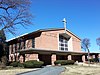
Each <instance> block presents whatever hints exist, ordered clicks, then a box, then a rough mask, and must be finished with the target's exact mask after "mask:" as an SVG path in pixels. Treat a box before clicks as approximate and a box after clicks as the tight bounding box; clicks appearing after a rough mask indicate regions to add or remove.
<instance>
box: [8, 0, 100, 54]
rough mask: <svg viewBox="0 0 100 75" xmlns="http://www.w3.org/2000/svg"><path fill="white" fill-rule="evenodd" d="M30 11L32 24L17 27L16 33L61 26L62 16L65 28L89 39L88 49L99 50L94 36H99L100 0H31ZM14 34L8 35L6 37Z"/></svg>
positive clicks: (82, 37) (11, 36)
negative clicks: (64, 19)
mask: <svg viewBox="0 0 100 75" xmlns="http://www.w3.org/2000/svg"><path fill="white" fill-rule="evenodd" d="M31 2H32V4H31V7H30V12H31V13H32V14H33V16H34V18H33V19H32V22H33V25H32V26H29V27H27V29H24V28H22V27H19V29H18V32H17V35H16V36H18V35H21V34H25V33H29V32H32V31H36V30H38V29H46V28H63V27H64V25H63V23H62V20H63V18H66V20H67V29H68V30H70V31H71V32H73V33H74V34H76V35H77V36H78V37H80V38H81V39H84V38H89V39H90V43H91V46H90V51H91V52H100V50H99V46H97V44H96V38H98V37H100V0H31ZM13 37H15V36H13V35H10V36H9V35H8V38H7V39H10V38H13Z"/></svg>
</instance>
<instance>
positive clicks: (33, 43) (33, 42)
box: [32, 38, 35, 48]
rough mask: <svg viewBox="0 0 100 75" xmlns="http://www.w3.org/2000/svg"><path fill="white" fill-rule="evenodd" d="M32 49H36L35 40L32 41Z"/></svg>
mask: <svg viewBox="0 0 100 75" xmlns="http://www.w3.org/2000/svg"><path fill="white" fill-rule="evenodd" d="M32 48H35V39H34V38H33V39H32Z"/></svg>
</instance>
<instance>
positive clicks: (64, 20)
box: [62, 18, 67, 33]
mask: <svg viewBox="0 0 100 75" xmlns="http://www.w3.org/2000/svg"><path fill="white" fill-rule="evenodd" d="M62 22H63V23H64V28H65V33H66V23H67V21H66V19H65V18H64V19H63V21H62Z"/></svg>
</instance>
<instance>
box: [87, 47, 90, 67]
mask: <svg viewBox="0 0 100 75" xmlns="http://www.w3.org/2000/svg"><path fill="white" fill-rule="evenodd" d="M87 50H88V64H89V66H90V51H89V49H88V48H87Z"/></svg>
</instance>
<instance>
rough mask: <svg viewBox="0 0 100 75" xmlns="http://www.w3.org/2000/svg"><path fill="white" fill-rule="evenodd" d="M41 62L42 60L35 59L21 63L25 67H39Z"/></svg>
mask: <svg viewBox="0 0 100 75" xmlns="http://www.w3.org/2000/svg"><path fill="white" fill-rule="evenodd" d="M43 64H44V62H42V61H36V60H30V61H26V62H24V63H23V65H24V67H25V68H40V67H42V65H43Z"/></svg>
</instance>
